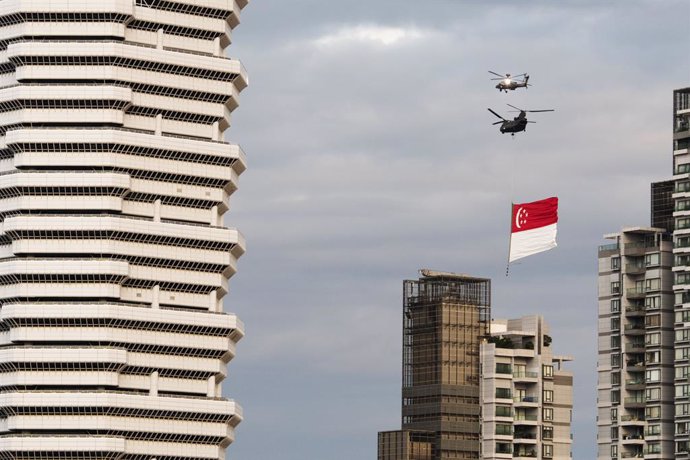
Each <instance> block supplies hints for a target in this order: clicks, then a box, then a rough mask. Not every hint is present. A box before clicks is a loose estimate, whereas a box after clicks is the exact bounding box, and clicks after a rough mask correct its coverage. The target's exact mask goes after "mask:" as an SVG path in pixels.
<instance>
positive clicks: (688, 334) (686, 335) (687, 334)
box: [675, 329, 690, 342]
mask: <svg viewBox="0 0 690 460" xmlns="http://www.w3.org/2000/svg"><path fill="white" fill-rule="evenodd" d="M675 338H676V342H687V341H688V340H690V329H678V330H676V332H675Z"/></svg>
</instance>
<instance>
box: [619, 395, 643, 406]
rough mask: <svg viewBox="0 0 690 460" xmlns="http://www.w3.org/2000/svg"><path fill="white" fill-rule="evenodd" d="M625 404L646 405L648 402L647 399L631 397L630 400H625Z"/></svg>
mask: <svg viewBox="0 0 690 460" xmlns="http://www.w3.org/2000/svg"><path fill="white" fill-rule="evenodd" d="M623 402H624V403H625V404H644V403H645V402H646V399H645V398H644V397H642V398H639V397H635V396H633V397H630V398H624V399H623Z"/></svg>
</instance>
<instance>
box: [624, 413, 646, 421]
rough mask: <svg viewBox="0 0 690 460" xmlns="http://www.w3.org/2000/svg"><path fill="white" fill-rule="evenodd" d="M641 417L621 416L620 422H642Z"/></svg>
mask: <svg viewBox="0 0 690 460" xmlns="http://www.w3.org/2000/svg"><path fill="white" fill-rule="evenodd" d="M644 420H645V418H644V416H643V415H639V416H638V415H621V422H644Z"/></svg>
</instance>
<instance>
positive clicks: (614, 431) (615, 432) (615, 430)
mask: <svg viewBox="0 0 690 460" xmlns="http://www.w3.org/2000/svg"><path fill="white" fill-rule="evenodd" d="M611 439H618V427H617V426H612V427H611Z"/></svg>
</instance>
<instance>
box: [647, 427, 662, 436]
mask: <svg viewBox="0 0 690 460" xmlns="http://www.w3.org/2000/svg"><path fill="white" fill-rule="evenodd" d="M644 434H646V435H647V436H659V435H660V434H661V425H649V426H648V427H647V429H646V430H645V433H644Z"/></svg>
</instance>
